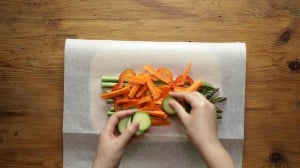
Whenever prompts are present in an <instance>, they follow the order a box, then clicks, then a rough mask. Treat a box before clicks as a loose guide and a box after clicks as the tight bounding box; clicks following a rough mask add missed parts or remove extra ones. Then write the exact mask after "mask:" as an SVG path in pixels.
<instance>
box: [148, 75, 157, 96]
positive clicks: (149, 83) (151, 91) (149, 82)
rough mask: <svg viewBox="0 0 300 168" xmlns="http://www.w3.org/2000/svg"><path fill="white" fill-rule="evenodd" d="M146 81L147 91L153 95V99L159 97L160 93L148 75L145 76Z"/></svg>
mask: <svg viewBox="0 0 300 168" xmlns="http://www.w3.org/2000/svg"><path fill="white" fill-rule="evenodd" d="M146 83H147V86H148V88H149V91H150V93H151V95H152V97H153V99H154V100H156V99H158V98H159V97H160V93H159V92H158V91H157V90H156V87H155V86H154V85H153V82H152V81H151V79H150V77H148V76H147V77H146Z"/></svg>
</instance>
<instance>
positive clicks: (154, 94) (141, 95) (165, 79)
mask: <svg viewBox="0 0 300 168" xmlns="http://www.w3.org/2000/svg"><path fill="white" fill-rule="evenodd" d="M191 67H192V64H188V65H187V67H186V68H185V69H184V71H183V73H182V74H180V75H179V76H175V80H173V74H172V72H171V71H170V70H169V69H167V68H165V67H161V68H159V69H155V68H154V67H152V66H151V65H144V66H143V70H144V71H141V72H138V73H136V72H135V71H134V70H133V69H126V70H124V71H123V72H122V73H121V74H120V75H119V76H106V75H104V76H102V77H101V82H102V83H101V86H102V87H103V88H111V89H106V91H105V92H104V93H102V94H101V97H102V98H103V99H106V102H107V103H108V104H112V103H113V107H111V108H110V109H109V111H108V112H107V115H108V116H111V115H113V114H114V113H115V112H118V111H119V110H124V109H129V108H137V109H138V110H139V112H136V113H135V114H134V115H132V116H130V117H127V118H126V119H124V120H123V119H122V120H121V121H120V122H119V124H118V130H119V132H120V133H121V132H122V131H124V130H125V129H126V128H127V127H128V126H129V125H130V123H131V122H133V121H135V122H139V123H140V128H139V130H138V131H137V132H136V135H142V134H144V133H145V131H146V130H147V129H148V128H149V127H150V125H155V126H166V125H170V124H171V123H170V122H169V121H167V118H168V116H169V115H175V114H176V112H175V110H174V109H173V108H172V107H171V106H170V105H169V102H170V101H171V100H175V101H178V100H176V99H175V98H173V97H171V96H169V93H170V92H194V91H198V92H200V93H202V94H203V95H204V96H206V98H207V99H208V100H209V101H210V102H212V103H213V104H217V103H220V102H223V101H225V100H226V98H225V97H217V96H215V94H216V93H217V92H218V90H219V89H218V88H215V87H213V86H212V85H211V84H208V83H206V82H203V81H202V80H199V79H197V80H195V81H194V80H193V79H192V77H190V76H189V73H190V71H191ZM178 102H179V103H181V104H182V105H183V107H184V108H185V110H186V111H187V112H190V111H191V106H190V105H189V104H188V103H186V102H181V101H178ZM221 113H222V110H221V109H220V108H218V107H216V114H217V115H216V117H217V118H222V116H221V115H220V114H221ZM147 116H148V117H147Z"/></svg>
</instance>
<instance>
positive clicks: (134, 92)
mask: <svg viewBox="0 0 300 168" xmlns="http://www.w3.org/2000/svg"><path fill="white" fill-rule="evenodd" d="M140 87H141V85H139V84H134V85H133V86H132V88H131V90H130V92H129V93H128V97H129V98H134V97H135V95H136V93H137V91H138V90H139V89H140Z"/></svg>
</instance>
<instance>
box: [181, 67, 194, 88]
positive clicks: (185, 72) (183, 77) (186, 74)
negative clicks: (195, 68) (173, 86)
mask: <svg viewBox="0 0 300 168" xmlns="http://www.w3.org/2000/svg"><path fill="white" fill-rule="evenodd" d="M191 68H192V63H190V64H189V65H188V66H187V67H186V68H185V70H184V72H183V74H182V78H181V81H180V85H181V86H183V85H184V83H185V80H186V78H187V76H188V74H189V73H190V71H191Z"/></svg>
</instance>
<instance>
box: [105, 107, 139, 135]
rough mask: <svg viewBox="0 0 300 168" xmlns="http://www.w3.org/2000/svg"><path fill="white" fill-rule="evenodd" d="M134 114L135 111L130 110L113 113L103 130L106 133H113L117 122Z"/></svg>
mask: <svg viewBox="0 0 300 168" xmlns="http://www.w3.org/2000/svg"><path fill="white" fill-rule="evenodd" d="M135 112H136V109H130V110H123V111H118V112H115V113H114V114H113V115H112V116H111V117H110V118H109V119H108V120H107V123H106V126H105V130H106V131H108V132H111V133H113V132H114V130H115V128H116V126H117V124H118V122H119V121H120V120H121V119H122V118H124V117H127V116H130V115H132V114H133V113H135Z"/></svg>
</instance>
